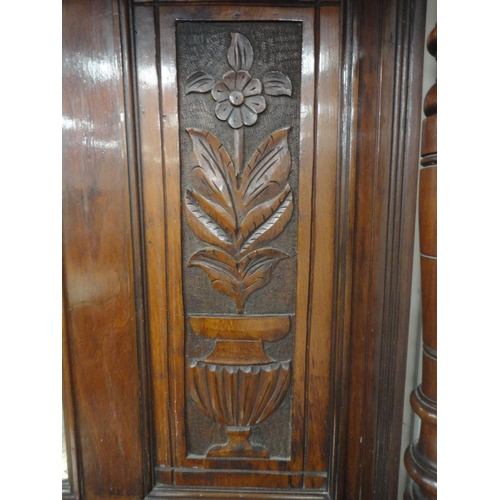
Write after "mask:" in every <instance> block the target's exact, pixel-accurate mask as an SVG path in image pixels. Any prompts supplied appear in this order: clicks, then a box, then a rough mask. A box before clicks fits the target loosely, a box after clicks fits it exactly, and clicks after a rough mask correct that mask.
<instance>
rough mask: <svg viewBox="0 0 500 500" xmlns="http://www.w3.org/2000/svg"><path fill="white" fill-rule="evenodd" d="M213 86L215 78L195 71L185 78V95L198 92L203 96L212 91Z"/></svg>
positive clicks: (204, 72) (203, 72)
mask: <svg viewBox="0 0 500 500" xmlns="http://www.w3.org/2000/svg"><path fill="white" fill-rule="evenodd" d="M214 85H215V78H214V77H213V76H212V75H209V74H208V73H207V72H206V71H195V72H194V73H192V74H191V75H189V76H188V77H187V80H186V94H189V93H191V92H198V93H200V94H203V93H205V92H208V91H209V90H212V87H213V86H214Z"/></svg>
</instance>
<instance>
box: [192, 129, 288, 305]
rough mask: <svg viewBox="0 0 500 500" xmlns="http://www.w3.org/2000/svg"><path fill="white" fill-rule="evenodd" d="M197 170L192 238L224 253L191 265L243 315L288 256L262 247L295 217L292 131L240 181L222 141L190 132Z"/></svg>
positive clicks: (268, 143)
mask: <svg viewBox="0 0 500 500" xmlns="http://www.w3.org/2000/svg"><path fill="white" fill-rule="evenodd" d="M187 132H188V133H189V136H190V137H191V139H192V141H193V156H194V162H195V164H196V166H195V167H194V169H193V172H192V180H193V187H192V188H191V189H187V190H186V195H185V197H184V205H185V208H186V217H187V221H188V223H189V225H190V226H191V228H192V230H193V232H194V233H195V234H196V236H197V237H198V238H200V239H201V240H203V241H205V242H206V243H208V244H210V245H213V246H215V247H218V248H219V249H220V250H215V249H210V250H209V249H207V250H203V251H201V252H198V253H196V254H195V255H193V256H192V257H191V259H190V262H189V265H190V266H198V267H200V268H202V269H203V270H204V271H205V272H206V273H207V274H208V276H209V278H210V280H211V282H212V285H213V287H214V288H215V289H216V290H218V291H219V292H222V293H225V294H226V295H229V296H230V297H231V298H233V299H234V300H235V302H236V304H237V306H238V310H239V311H240V312H241V311H242V307H243V304H244V302H245V300H246V299H247V297H248V296H249V294H250V293H252V292H253V291H254V290H257V289H258V288H261V287H262V286H264V285H265V284H267V283H268V282H269V280H270V279H271V275H272V272H273V270H274V268H275V267H276V265H277V264H278V262H279V261H280V260H282V259H284V258H286V257H288V256H287V255H286V254H285V253H283V252H280V251H278V250H275V249H272V248H264V249H262V248H261V247H262V245H263V244H265V243H267V242H269V241H270V240H272V239H274V238H276V237H277V236H278V235H279V234H280V233H281V232H282V231H283V230H284V228H285V226H286V224H287V223H288V221H289V220H290V218H291V217H292V213H293V194H292V190H291V188H290V185H289V184H288V176H289V174H290V168H291V159H290V153H289V151H288V129H283V130H278V131H277V132H275V133H274V134H272V135H270V136H269V137H268V138H267V139H266V140H265V141H264V142H263V143H262V144H261V145H260V146H259V148H258V149H257V151H256V152H255V153H254V155H253V156H252V158H251V160H250V161H249V162H248V164H247V165H246V166H245V168H244V169H243V172H242V173H241V176H240V177H239V178H238V177H237V175H236V172H235V168H234V165H233V162H232V161H231V158H230V157H229V155H228V153H227V151H226V150H225V148H224V147H223V146H222V144H221V143H220V141H219V140H218V139H217V137H215V136H214V135H213V134H210V133H209V132H207V131H205V130H196V129H187Z"/></svg>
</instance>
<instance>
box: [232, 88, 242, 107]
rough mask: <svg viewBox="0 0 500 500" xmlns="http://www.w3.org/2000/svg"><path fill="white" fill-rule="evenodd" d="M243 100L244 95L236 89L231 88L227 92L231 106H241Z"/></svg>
mask: <svg viewBox="0 0 500 500" xmlns="http://www.w3.org/2000/svg"><path fill="white" fill-rule="evenodd" d="M244 100H245V97H244V96H243V94H242V93H241V92H238V91H237V90H233V91H232V92H231V93H230V94H229V102H230V103H231V104H232V105H233V106H241V105H242V104H243V101H244Z"/></svg>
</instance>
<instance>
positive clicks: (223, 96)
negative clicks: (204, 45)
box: [186, 33, 292, 129]
mask: <svg viewBox="0 0 500 500" xmlns="http://www.w3.org/2000/svg"><path fill="white" fill-rule="evenodd" d="M227 60H228V62H229V65H230V66H231V68H233V71H229V72H227V73H226V74H225V75H224V76H223V77H222V82H219V83H215V78H214V77H213V76H212V75H210V74H208V73H207V72H206V71H195V72H194V73H192V74H191V75H189V76H188V78H187V81H186V94H190V93H191V92H196V93H199V94H204V93H205V92H209V91H210V90H211V91H212V96H213V98H214V99H215V100H216V101H217V104H216V105H215V115H216V116H217V118H219V119H220V120H223V121H226V120H227V123H229V125H230V126H231V127H232V128H234V129H238V128H241V127H242V126H243V125H247V126H249V125H253V124H254V123H255V122H256V121H257V115H258V114H259V113H262V112H263V111H264V110H265V109H266V101H265V99H264V97H263V96H262V95H261V94H262V83H261V81H260V80H259V79H258V78H252V77H251V76H250V73H249V72H248V71H249V70H250V68H251V67H252V64H253V48H252V45H251V44H250V42H249V41H248V39H247V38H245V37H244V36H243V35H241V34H240V33H231V44H230V46H229V48H228V51H227ZM263 81H264V91H265V92H266V93H267V94H268V95H272V96H280V95H287V96H289V97H291V95H292V82H291V81H290V78H288V76H286V75H284V74H283V73H281V71H270V72H269V73H267V74H266V75H265V76H264V79H263Z"/></svg>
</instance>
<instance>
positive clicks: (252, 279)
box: [188, 248, 288, 313]
mask: <svg viewBox="0 0 500 500" xmlns="http://www.w3.org/2000/svg"><path fill="white" fill-rule="evenodd" d="M287 257H288V255H287V254H285V253H284V252H281V251H279V250H276V249H274V248H263V249H261V250H255V251H253V252H250V253H249V254H248V255H246V256H245V257H244V258H243V259H241V260H240V261H238V262H236V261H235V260H234V258H232V257H231V256H230V255H228V254H227V253H225V252H223V251H221V250H216V249H206V250H202V251H200V252H197V253H195V254H194V255H193V256H192V257H191V259H190V260H189V264H188V265H189V266H195V267H199V268H201V269H203V270H204V271H205V272H206V273H207V275H208V277H209V279H210V282H211V284H212V286H213V287H214V288H215V289H216V290H217V291H218V292H221V293H223V294H225V295H228V296H229V297H231V298H232V299H233V300H234V301H235V302H236V306H237V308H238V312H239V313H242V312H243V304H244V303H245V301H246V299H247V298H248V296H249V295H250V294H251V293H252V292H255V291H256V290H258V289H259V288H262V287H263V286H265V285H267V284H268V283H269V281H270V280H271V276H272V273H273V271H274V268H275V267H276V266H277V265H278V262H279V261H280V260H283V259H286V258H287Z"/></svg>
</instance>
